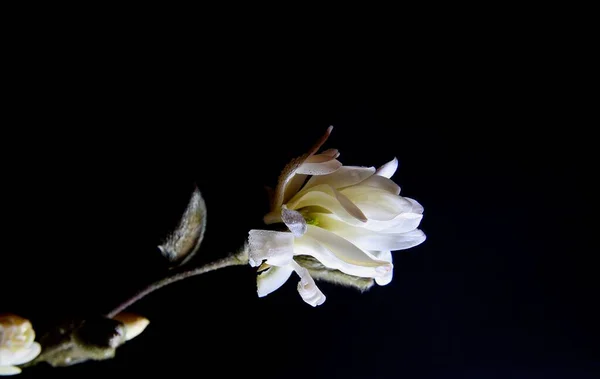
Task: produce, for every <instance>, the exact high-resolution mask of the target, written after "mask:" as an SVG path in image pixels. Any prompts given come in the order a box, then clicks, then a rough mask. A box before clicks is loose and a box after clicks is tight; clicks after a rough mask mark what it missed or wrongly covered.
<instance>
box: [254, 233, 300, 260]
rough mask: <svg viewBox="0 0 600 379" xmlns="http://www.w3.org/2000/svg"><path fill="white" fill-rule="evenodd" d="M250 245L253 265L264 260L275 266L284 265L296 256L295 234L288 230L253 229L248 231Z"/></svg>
mask: <svg viewBox="0 0 600 379" xmlns="http://www.w3.org/2000/svg"><path fill="white" fill-rule="evenodd" d="M248 247H249V251H248V258H249V263H250V265H251V266H253V267H257V266H260V264H261V263H262V261H263V260H266V262H267V263H269V264H271V265H274V266H284V265H286V264H288V263H289V262H290V261H291V260H292V259H293V256H294V235H293V234H292V233H287V232H275V231H272V230H257V229H253V230H250V232H248Z"/></svg>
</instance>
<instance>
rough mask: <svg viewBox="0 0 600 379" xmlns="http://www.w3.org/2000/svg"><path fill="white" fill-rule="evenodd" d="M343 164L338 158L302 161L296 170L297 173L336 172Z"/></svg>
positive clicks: (323, 173) (324, 173)
mask: <svg viewBox="0 0 600 379" xmlns="http://www.w3.org/2000/svg"><path fill="white" fill-rule="evenodd" d="M340 167H342V164H341V163H340V161H338V160H337V159H332V160H330V161H327V162H321V163H306V162H305V163H302V164H301V165H300V167H298V169H297V170H296V174H305V175H326V174H331V173H332V172H335V171H336V170H338V169H339V168H340Z"/></svg>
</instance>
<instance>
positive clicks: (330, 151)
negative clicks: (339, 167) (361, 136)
mask: <svg viewBox="0 0 600 379" xmlns="http://www.w3.org/2000/svg"><path fill="white" fill-rule="evenodd" d="M321 155H328V156H330V157H333V158H334V159H337V157H339V156H340V152H339V151H338V149H327V150H325V151H324V152H322V153H321Z"/></svg>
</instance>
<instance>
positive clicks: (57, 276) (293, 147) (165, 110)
mask: <svg viewBox="0 0 600 379" xmlns="http://www.w3.org/2000/svg"><path fill="white" fill-rule="evenodd" d="M420 46H422V47H421V48H420V49H416V50H414V51H412V50H411V51H410V52H404V54H400V55H396V53H399V52H398V51H392V52H390V54H389V55H387V54H381V53H380V52H381V51H385V50H383V49H384V48H386V46H383V47H378V48H373V51H370V52H369V53H367V54H364V53H359V52H356V53H351V54H349V55H348V56H347V57H344V58H345V59H342V60H340V61H339V62H338V61H335V62H333V61H331V60H330V58H331V55H333V53H331V52H328V51H327V50H323V51H322V53H321V54H317V55H316V57H315V58H314V59H312V58H311V59H305V58H303V56H302V54H301V53H299V52H294V51H293V49H292V51H287V52H285V53H281V54H274V55H273V57H272V59H271V58H269V59H260V60H259V59H254V58H250V57H248V56H247V55H245V53H246V51H245V50H243V49H242V50H236V51H237V54H232V55H231V56H227V57H220V56H217V57H216V58H215V57H214V56H213V58H214V59H215V61H218V62H213V63H211V64H207V63H206V61H205V59H203V58H202V57H200V58H192V57H191V55H190V56H188V55H185V54H183V55H172V57H173V61H169V59H166V58H165V57H164V56H163V57H162V59H160V60H158V59H156V60H154V59H153V58H156V56H153V55H151V54H150V55H147V56H145V59H133V60H132V59H131V56H136V54H137V53H136V52H129V53H126V52H125V51H116V52H114V53H113V54H111V55H97V54H95V53H94V52H93V51H88V52H85V53H83V52H82V53H81V54H76V55H77V58H76V59H73V60H62V59H60V57H61V55H60V53H56V52H55V55H51V54H47V55H45V54H40V59H41V60H40V61H35V60H34V61H31V60H29V61H25V60H24V61H22V62H17V63H16V64H15V69H14V70H13V71H10V75H7V80H8V81H10V86H8V87H5V88H6V89H5V90H4V91H3V92H4V102H3V112H2V113H3V123H2V124H3V125H4V128H3V132H2V133H3V138H2V139H1V150H0V155H1V157H2V162H3V164H2V167H3V185H2V187H1V188H2V189H1V191H2V193H1V196H0V199H1V200H0V201H2V216H3V218H4V221H5V222H4V226H3V229H2V230H3V231H2V242H3V244H2V250H1V253H0V254H1V257H2V258H1V259H2V261H1V263H0V267H2V274H1V276H0V288H2V302H1V303H0V311H10V312H14V313H17V314H20V315H23V316H25V317H28V318H29V319H31V320H32V322H33V323H34V325H35V326H36V327H37V329H38V330H39V331H40V332H41V330H43V329H44V328H47V327H49V326H51V325H52V324H53V323H54V322H56V321H58V320H60V319H61V318H63V317H70V316H72V315H88V314H95V313H102V312H106V311H108V310H110V309H111V308H112V307H113V306H115V305H116V304H118V303H119V302H120V301H122V300H124V299H125V298H127V297H128V296H129V295H130V294H132V293H134V292H135V291H136V290H137V289H138V288H140V287H141V286H143V285H145V284H146V283H148V282H150V281H151V280H154V279H156V278H158V277H160V276H161V275H163V274H164V273H165V272H166V270H165V267H166V266H165V262H164V261H163V260H162V258H161V256H160V254H159V251H158V249H157V248H156V246H157V245H158V244H159V243H161V242H162V239H163V238H164V237H165V236H166V235H167V234H168V232H169V231H170V230H171V229H172V228H174V227H175V225H176V223H177V221H178V219H179V216H180V214H181V212H182V211H183V209H184V207H185V205H186V203H187V200H188V197H189V195H190V193H191V191H192V189H193V186H194V184H197V185H198V187H199V188H200V190H201V191H202V193H203V194H204V197H205V199H206V202H207V206H208V225H207V234H206V238H205V241H204V243H203V245H202V248H201V251H200V252H199V254H198V255H197V256H196V259H194V261H193V262H192V264H201V263H204V262H208V261H211V260H213V259H217V258H219V257H221V256H223V255H224V254H226V253H228V252H230V251H233V250H234V249H236V248H237V247H239V246H240V245H241V244H242V243H243V242H244V239H245V237H246V234H247V231H248V230H249V229H251V228H260V227H261V226H262V224H261V219H262V216H263V214H264V213H265V211H266V209H267V204H266V194H265V191H264V188H263V187H264V186H265V185H273V184H274V182H275V180H276V177H277V175H278V173H279V171H280V170H281V168H282V167H283V166H284V165H285V164H286V162H287V161H288V160H289V159H291V158H293V157H295V156H298V155H300V154H302V153H303V152H304V150H305V149H306V148H308V147H309V146H311V145H312V143H313V142H314V141H315V140H316V139H317V138H318V137H319V136H320V135H321V134H322V133H323V132H324V130H325V129H326V128H327V126H329V125H334V130H333V134H332V136H331V138H330V140H329V141H328V142H327V144H326V147H328V148H329V147H335V148H338V149H339V150H340V151H341V157H340V160H341V161H342V162H343V163H345V164H348V165H364V166H378V165H380V164H383V163H385V162H387V161H389V160H390V159H391V158H393V157H394V156H396V157H397V158H398V160H399V162H400V167H399V170H398V172H397V174H396V175H395V176H394V179H395V181H396V182H397V183H399V184H400V185H401V187H402V192H403V194H404V195H406V196H408V197H412V198H415V199H417V200H418V201H419V202H420V203H421V204H423V206H424V208H425V216H424V219H423V222H422V224H421V227H422V229H423V230H424V231H425V233H426V234H427V237H428V238H427V240H426V241H425V242H424V243H423V244H422V245H420V246H418V247H415V248H412V249H410V250H406V251H399V252H396V253H395V255H394V259H395V269H394V270H395V271H394V280H393V282H392V283H391V284H390V285H388V286H385V287H374V288H373V289H372V290H370V291H369V292H367V293H364V294H360V293H358V292H356V291H354V290H351V289H345V288H337V287H334V286H332V285H329V284H320V288H321V289H322V291H323V292H324V293H325V294H326V295H327V301H326V302H325V304H324V305H323V306H321V307H318V308H314V309H313V308H312V307H310V306H308V305H307V304H305V303H304V302H303V301H302V300H301V298H300V297H299V295H298V294H297V292H296V289H295V280H290V282H288V283H287V284H286V285H285V286H283V287H282V288H281V289H279V290H278V291H276V292H274V293H273V294H271V295H269V296H268V297H266V298H262V299H259V298H257V296H256V293H255V272H254V270H253V269H251V268H250V267H235V268H228V269H224V270H222V271H218V272H214V273H210V274H207V275H205V276H201V277H197V278H193V279H189V280H187V281H185V282H181V283H178V284H175V285H173V286H171V287H168V288H165V289H163V290H161V291H159V292H157V293H155V294H153V295H151V296H150V297H148V298H146V299H144V300H143V301H141V302H139V303H137V304H135V305H134V306H133V307H132V308H131V309H130V310H131V311H134V312H138V313H140V314H143V315H145V316H146V317H148V318H149V319H150V320H151V324H150V326H149V327H148V328H147V330H146V331H145V332H144V333H143V334H142V335H141V336H140V337H138V338H136V339H135V340H133V341H131V342H129V343H128V344H127V345H125V346H123V347H122V348H120V349H119V351H118V354H117V357H116V358H115V359H114V360H111V361H107V362H92V363H85V364H82V365H80V366H74V367H70V368H65V369H51V368H49V367H47V366H39V367H35V368H32V369H29V370H28V371H27V372H26V373H25V374H23V375H22V377H23V378H25V377H46V376H50V375H57V376H58V377H64V378H70V377H73V378H76V377H77V378H79V377H106V376H108V375H113V374H115V373H116V372H121V373H123V374H125V375H147V374H153V373H169V374H171V375H172V376H173V377H184V376H192V375H193V376H196V377H228V376H239V375H254V374H256V375H260V376H263V377H266V378H284V377H286V378H292V377H294V378H295V377H312V378H328V377H346V378H347V377H356V378H398V377H407V378H421V377H423V378H454V377H460V378H482V377H485V378H496V377H497V378H508V377H510V378H521V377H522V378H526V377H527V378H532V377H545V378H550V377H552V378H554V377H556V378H562V377H569V378H575V377H577V378H587V377H594V375H596V374H597V373H598V372H599V371H600V360H599V358H598V349H597V346H598V336H599V333H598V332H599V328H598V323H597V320H598V316H599V314H598V311H597V309H596V307H595V303H596V302H597V286H596V285H597V282H596V275H597V274H596V273H597V265H595V264H594V260H595V254H596V248H595V245H591V244H587V243H586V242H584V241H585V238H586V236H589V232H588V230H591V227H592V226H593V225H592V224H591V223H589V222H585V219H586V217H589V216H593V212H592V210H591V203H590V200H591V199H592V197H591V196H587V193H591V191H590V192H587V190H589V189H591V188H590V187H589V185H584V178H588V177H593V176H595V174H596V172H597V169H593V170H592V163H593V161H592V158H593V157H594V154H593V151H594V150H593V149H592V148H593V147H594V143H593V140H592V139H591V137H590V134H589V131H588V130H587V127H589V126H590V125H593V124H592V123H588V121H587V120H586V118H585V117H583V115H582V111H583V110H585V109H586V108H587V107H589V106H590V101H588V100H585V97H582V96H580V94H579V93H578V92H577V91H576V90H575V89H574V88H573V87H572V86H571V85H572V84H573V82H576V81H577V80H578V79H577V78H576V77H574V76H573V77H571V76H569V75H568V73H566V72H563V71H561V70H560V68H559V66H560V65H556V64H551V63H549V62H552V57H553V56H554V55H553V52H552V51H551V50H550V51H549V52H541V51H538V50H537V49H534V48H530V47H531V46H533V45H531V46H530V45H528V44H527V43H524V44H523V47H515V46H513V47H504V48H503V49H501V50H499V49H500V48H501V47H502V46H500V44H493V46H494V48H493V49H492V48H485V46H489V41H487V43H486V44H482V43H473V44H467V45H465V46H464V47H459V46H456V45H455V44H453V43H452V41H442V42H439V43H438V44H436V45H427V44H422V45H420ZM536 46H539V45H536ZM238 47H239V46H236V47H231V50H235V49H236V48H238ZM387 49H388V50H394V46H393V45H392V46H387ZM125 50H126V49H125ZM223 50H227V49H225V48H223ZM258 55H260V54H258ZM167 56H169V55H168V54H167ZM359 56H360V57H362V58H363V59H364V58H365V56H366V57H367V58H368V59H366V60H367V61H368V64H365V65H362V64H358V63H357V58H359ZM42 58H43V59H42ZM138 58H139V57H138ZM15 59H17V60H18V58H15ZM163 61H169V62H166V63H165V64H164V66H163V65H162V62H163ZM40 62H41V63H40ZM159 62H160V63H159ZM348 62H353V63H354V64H349V63H348ZM292 63H293V64H292ZM557 73H559V74H561V75H558V74H557ZM565 74H566V75H565ZM584 191H585V192H584Z"/></svg>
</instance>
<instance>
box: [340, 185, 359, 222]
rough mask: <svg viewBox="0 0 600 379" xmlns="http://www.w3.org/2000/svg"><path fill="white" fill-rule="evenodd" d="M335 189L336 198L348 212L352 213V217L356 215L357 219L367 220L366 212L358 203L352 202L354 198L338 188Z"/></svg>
mask: <svg viewBox="0 0 600 379" xmlns="http://www.w3.org/2000/svg"><path fill="white" fill-rule="evenodd" d="M333 191H334V193H335V198H336V199H337V201H339V202H340V204H341V205H342V207H344V209H345V210H346V212H348V213H349V214H350V215H352V217H354V218H355V219H357V220H360V221H362V222H367V216H365V214H364V213H363V212H362V211H361V210H360V208H359V207H357V206H356V204H354V203H353V202H352V200H350V199H348V197H346V195H344V194H343V193H341V192H339V191H337V190H333Z"/></svg>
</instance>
